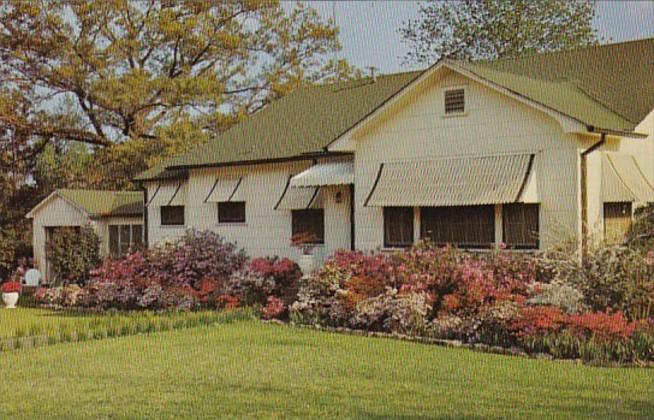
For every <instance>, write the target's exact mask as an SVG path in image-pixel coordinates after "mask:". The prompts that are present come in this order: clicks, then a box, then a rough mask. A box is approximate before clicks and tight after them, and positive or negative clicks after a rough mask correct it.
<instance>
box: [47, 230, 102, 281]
mask: <svg viewBox="0 0 654 420" xmlns="http://www.w3.org/2000/svg"><path fill="white" fill-rule="evenodd" d="M46 254H47V255H48V262H49V264H50V265H51V268H52V270H53V272H54V273H56V276H57V279H58V281H57V283H63V284H82V283H84V282H85V281H86V279H88V276H89V272H90V271H91V270H92V269H93V268H95V267H97V266H98V264H100V261H101V260H100V239H99V238H98V235H97V234H96V233H95V232H94V231H93V229H92V228H91V227H88V226H82V227H80V228H73V227H61V228H58V229H57V230H56V231H55V232H54V234H53V235H52V238H50V240H49V241H48V243H47V245H46Z"/></svg>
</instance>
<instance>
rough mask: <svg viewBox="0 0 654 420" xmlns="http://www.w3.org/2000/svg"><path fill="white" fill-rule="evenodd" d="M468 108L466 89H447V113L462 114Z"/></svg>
mask: <svg viewBox="0 0 654 420" xmlns="http://www.w3.org/2000/svg"><path fill="white" fill-rule="evenodd" d="M465 110H466V97H465V89H450V90H446V91H445V114H462V113H464V112H465Z"/></svg>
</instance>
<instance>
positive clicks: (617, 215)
mask: <svg viewBox="0 0 654 420" xmlns="http://www.w3.org/2000/svg"><path fill="white" fill-rule="evenodd" d="M631 222H632V209H631V203H628V202H624V203H604V241H605V242H606V243H608V244H621V243H622V242H624V240H625V239H626V237H627V234H628V233H629V229H630V228H631Z"/></svg>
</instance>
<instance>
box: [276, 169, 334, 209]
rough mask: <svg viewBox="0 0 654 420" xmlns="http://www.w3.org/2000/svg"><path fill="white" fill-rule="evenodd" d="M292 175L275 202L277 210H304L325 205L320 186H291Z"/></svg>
mask: <svg viewBox="0 0 654 420" xmlns="http://www.w3.org/2000/svg"><path fill="white" fill-rule="evenodd" d="M292 178H293V177H292V176H290V177H289V178H288V181H287V182H286V187H285V188H284V191H283V192H282V195H281V196H280V197H279V200H277V204H275V210H303V209H319V208H322V207H323V198H322V191H321V188H320V187H311V188H306V187H291V179H292Z"/></svg>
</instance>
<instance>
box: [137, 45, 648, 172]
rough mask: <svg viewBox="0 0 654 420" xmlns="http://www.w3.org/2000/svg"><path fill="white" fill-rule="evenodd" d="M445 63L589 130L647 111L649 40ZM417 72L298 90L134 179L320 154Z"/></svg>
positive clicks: (630, 122)
mask: <svg viewBox="0 0 654 420" xmlns="http://www.w3.org/2000/svg"><path fill="white" fill-rule="evenodd" d="M446 63H448V64H449V65H451V66H452V67H454V68H459V69H462V70H467V71H469V72H471V73H474V74H475V75H476V76H477V77H480V78H482V79H485V80H487V81H489V82H491V83H494V84H496V85H499V86H501V87H504V88H506V89H508V90H510V91H512V92H514V93H517V94H519V95H521V96H523V97H525V98H528V99H530V100H532V101H535V102H538V103H540V104H542V105H544V106H546V107H549V108H551V109H554V110H556V111H558V112H560V113H562V114H565V115H567V116H569V117H571V118H573V119H576V120H578V121H579V122H581V123H583V124H584V125H586V126H589V127H590V126H592V127H594V128H596V129H605V130H615V131H621V132H624V131H633V130H634V128H635V126H636V125H637V124H638V123H639V122H641V121H642V120H643V119H644V118H645V116H647V114H648V113H649V112H650V111H651V110H652V109H653V108H654V38H653V39H646V40H640V41H631V42H624V43H619V44H609V45H604V46H597V47H588V48H582V49H578V50H572V51H565V52H558V53H550V54H538V55H529V56H524V57H519V58H514V59H502V60H495V61H477V62H472V63H466V62H460V61H446ZM421 73H422V72H409V73H399V74H392V75H386V76H379V77H378V78H377V81H376V82H373V81H372V80H371V79H370V78H366V79H362V80H358V81H350V82H341V83H336V84H330V85H322V86H306V87H301V88H298V89H296V90H295V91H294V92H292V93H291V94H289V95H287V96H285V97H284V98H282V99H280V100H278V101H276V102H274V103H272V104H270V105H269V106H268V107H267V108H265V109H263V110H262V111H260V112H258V113H256V114H254V115H252V116H250V117H249V118H248V119H246V120H245V121H244V122H242V123H240V124H238V125H236V126H234V127H232V128H231V129H229V130H228V131H226V132H225V133H224V134H222V135H220V136H218V137H217V138H215V139H213V140H212V141H210V142H209V143H207V144H205V145H202V146H200V147H198V148H196V149H194V150H192V151H191V152H189V153H186V154H182V155H179V156H177V157H174V158H172V159H169V160H167V161H165V162H163V163H162V164H161V165H159V166H157V167H154V168H152V169H150V170H148V171H146V172H144V173H142V174H141V175H139V177H137V178H136V179H137V180H146V179H165V178H172V177H179V176H183V175H184V174H185V172H184V170H185V169H187V168H190V167H197V166H211V165H226V164H231V163H243V162H256V161H266V160H279V159H290V158H297V157H300V156H302V155H311V154H316V153H321V152H324V148H325V147H326V146H327V145H328V144H329V143H331V142H332V141H333V140H335V139H336V138H338V137H339V136H340V135H341V134H343V133H344V132H345V131H346V130H348V129H349V128H351V127H352V126H354V125H355V124H356V123H357V122H359V121H361V120H362V119H364V118H365V117H366V116H367V115H369V114H370V113H371V112H372V111H374V110H375V109H376V108H378V107H379V106H381V105H382V104H383V103H384V102H386V101H387V100H388V99H389V98H391V97H392V96H393V95H394V94H396V93H398V92H399V91H401V90H402V89H403V88H404V87H405V86H407V85H408V84H410V83H411V81H413V80H414V79H415V78H417V77H418V76H419V75H420V74H421Z"/></svg>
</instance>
